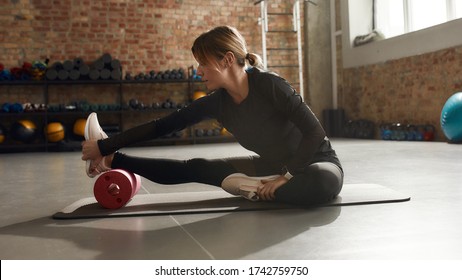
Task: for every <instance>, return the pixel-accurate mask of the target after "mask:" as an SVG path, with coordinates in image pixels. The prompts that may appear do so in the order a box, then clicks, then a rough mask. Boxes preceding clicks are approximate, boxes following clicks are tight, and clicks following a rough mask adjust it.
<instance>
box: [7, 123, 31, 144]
mask: <svg viewBox="0 0 462 280" xmlns="http://www.w3.org/2000/svg"><path fill="white" fill-rule="evenodd" d="M10 133H11V138H12V139H14V140H16V141H20V142H24V143H29V142H32V141H33V140H34V139H35V137H36V136H37V126H36V125H35V124H34V123H33V122H32V121H30V120H19V121H17V122H15V123H13V125H12V126H11V130H10Z"/></svg>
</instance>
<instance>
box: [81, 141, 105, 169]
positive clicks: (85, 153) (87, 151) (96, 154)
mask: <svg viewBox="0 0 462 280" xmlns="http://www.w3.org/2000/svg"><path fill="white" fill-rule="evenodd" d="M102 159H103V156H102V155H101V152H100V150H99V147H98V143H97V140H87V141H83V142H82V160H92V161H93V165H95V166H96V165H98V164H99V163H100V162H101V160H102Z"/></svg>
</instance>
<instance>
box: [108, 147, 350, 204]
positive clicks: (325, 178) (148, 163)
mask: <svg viewBox="0 0 462 280" xmlns="http://www.w3.org/2000/svg"><path fill="white" fill-rule="evenodd" d="M111 167H112V168H120V169H125V170H127V171H130V172H133V173H136V174H138V175H140V176H142V177H145V178H146V179H149V180H151V181H153V182H156V183H159V184H166V185H168V184H182V183H191V182H197V183H202V184H209V185H213V186H218V187H220V186H221V182H222V181H223V179H225V178H226V177H227V176H229V175H231V174H233V173H244V174H246V175H248V176H268V175H275V174H280V172H281V171H280V170H281V169H278V168H275V167H273V166H271V165H270V164H268V163H267V162H265V161H264V160H262V159H261V158H260V157H258V156H248V157H236V158H224V159H202V158H195V159H190V160H173V159H156V158H142V157H134V156H129V155H125V154H122V153H119V152H117V153H115V155H114V160H113V161H112V166H111ZM342 185H343V172H342V170H341V169H340V168H339V167H338V166H337V165H335V164H333V163H330V162H318V163H313V164H311V165H308V166H307V167H306V168H305V171H304V172H303V173H301V174H297V175H295V176H294V177H293V178H292V179H290V180H289V181H288V182H287V183H286V184H284V185H283V186H281V187H280V188H279V189H277V190H276V192H275V197H276V201H278V202H283V203H290V204H298V205H305V206H311V205H316V204H320V203H324V202H327V201H329V200H332V199H333V198H335V197H336V196H337V195H338V194H339V193H340V191H341V189H342Z"/></svg>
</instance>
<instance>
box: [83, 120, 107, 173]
mask: <svg viewBox="0 0 462 280" xmlns="http://www.w3.org/2000/svg"><path fill="white" fill-rule="evenodd" d="M84 136H85V140H100V139H105V138H107V134H106V133H105V132H104V131H103V129H102V128H101V126H100V125H99V122H98V117H97V116H96V113H94V112H93V113H91V114H90V115H89V116H88V118H87V122H86V123H85V133H84ZM104 159H105V158H104V157H103V160H102V161H101V163H99V164H98V165H97V166H95V168H94V169H93V170H90V168H91V166H92V164H91V160H87V163H86V167H85V171H86V172H87V175H88V177H90V178H93V177H95V176H96V175H98V174H101V173H103V172H105V171H108V170H110V169H111V168H109V167H107V166H105V165H104Z"/></svg>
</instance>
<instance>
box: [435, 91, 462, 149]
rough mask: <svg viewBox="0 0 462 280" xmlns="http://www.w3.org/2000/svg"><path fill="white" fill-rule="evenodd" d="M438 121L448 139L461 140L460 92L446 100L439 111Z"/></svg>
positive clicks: (461, 109)
mask: <svg viewBox="0 0 462 280" xmlns="http://www.w3.org/2000/svg"><path fill="white" fill-rule="evenodd" d="M440 123H441V129H442V130H443V132H444V135H445V136H446V137H447V138H448V139H449V141H452V142H461V141H462V125H461V124H462V92H458V93H455V94H454V95H452V96H451V97H449V99H448V100H447V101H446V103H445V104H444V106H443V110H442V111H441V118H440Z"/></svg>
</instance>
